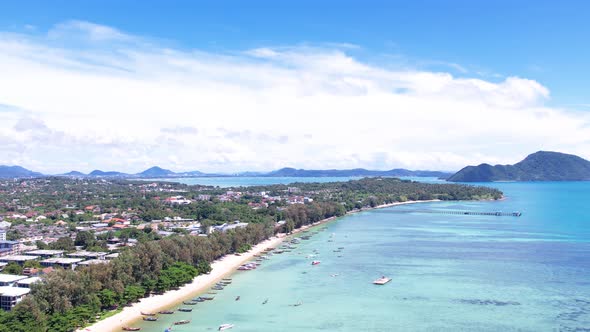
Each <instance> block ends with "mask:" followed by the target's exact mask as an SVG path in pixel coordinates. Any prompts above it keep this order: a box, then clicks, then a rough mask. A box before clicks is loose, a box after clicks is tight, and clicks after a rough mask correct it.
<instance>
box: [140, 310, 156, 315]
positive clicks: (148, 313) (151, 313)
mask: <svg viewBox="0 0 590 332" xmlns="http://www.w3.org/2000/svg"><path fill="white" fill-rule="evenodd" d="M141 315H142V316H155V315H156V314H155V313H153V312H143V311H142V312H141Z"/></svg>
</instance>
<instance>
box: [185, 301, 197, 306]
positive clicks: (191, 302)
mask: <svg viewBox="0 0 590 332" xmlns="http://www.w3.org/2000/svg"><path fill="white" fill-rule="evenodd" d="M182 303H183V304H186V305H195V304H197V301H184V302H182Z"/></svg>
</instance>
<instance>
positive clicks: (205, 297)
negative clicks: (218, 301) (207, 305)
mask: <svg viewBox="0 0 590 332" xmlns="http://www.w3.org/2000/svg"><path fill="white" fill-rule="evenodd" d="M201 298H202V299H203V300H205V301H211V300H213V299H214V298H215V296H201Z"/></svg>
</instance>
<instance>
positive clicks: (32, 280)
mask: <svg viewBox="0 0 590 332" xmlns="http://www.w3.org/2000/svg"><path fill="white" fill-rule="evenodd" d="M37 281H41V278H39V277H30V278H26V279H23V280H19V281H18V282H17V284H19V285H30V284H33V283H36V282H37Z"/></svg>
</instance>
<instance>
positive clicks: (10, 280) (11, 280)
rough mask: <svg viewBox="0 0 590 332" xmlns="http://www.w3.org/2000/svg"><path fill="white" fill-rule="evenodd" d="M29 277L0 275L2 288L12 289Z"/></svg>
mask: <svg viewBox="0 0 590 332" xmlns="http://www.w3.org/2000/svg"><path fill="white" fill-rule="evenodd" d="M27 278H28V277H27V276H19V275H14V274H4V273H0V287H10V286H14V284H15V283H17V282H18V281H20V280H24V279H27Z"/></svg>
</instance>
